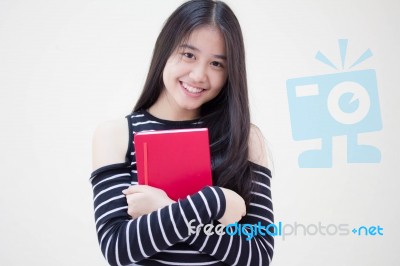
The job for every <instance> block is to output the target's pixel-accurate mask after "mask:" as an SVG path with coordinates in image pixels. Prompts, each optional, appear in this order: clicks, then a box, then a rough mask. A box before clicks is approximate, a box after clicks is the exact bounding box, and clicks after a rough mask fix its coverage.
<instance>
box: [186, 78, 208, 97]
mask: <svg viewBox="0 0 400 266" xmlns="http://www.w3.org/2000/svg"><path fill="white" fill-rule="evenodd" d="M183 83H186V84H188V85H189V86H191V87H195V88H199V86H193V85H191V84H190V83H187V82H184V81H179V84H180V86H181V88H182V90H183V92H184V93H185V94H186V95H188V96H190V97H192V98H198V97H200V96H201V95H202V94H203V93H204V92H205V91H206V89H203V91H201V92H199V93H193V92H190V91H188V90H187V89H186V88H185V87H183Z"/></svg>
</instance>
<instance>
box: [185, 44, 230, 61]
mask: <svg viewBox="0 0 400 266" xmlns="http://www.w3.org/2000/svg"><path fill="white" fill-rule="evenodd" d="M179 48H188V49H191V50H193V51H196V52H200V49H199V48H196V47H194V46H193V45H190V44H181V45H179ZM213 57H215V58H219V59H222V60H226V55H221V54H214V55H213Z"/></svg>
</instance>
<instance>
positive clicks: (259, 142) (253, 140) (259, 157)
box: [249, 124, 268, 167]
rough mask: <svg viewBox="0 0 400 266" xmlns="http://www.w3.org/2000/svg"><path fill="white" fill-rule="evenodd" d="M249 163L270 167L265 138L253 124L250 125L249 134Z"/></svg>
mask: <svg viewBox="0 0 400 266" xmlns="http://www.w3.org/2000/svg"><path fill="white" fill-rule="evenodd" d="M249 161H251V162H253V163H256V164H259V165H261V166H264V167H268V155H267V149H266V144H265V138H264V136H263V134H262V133H261V130H260V129H259V128H258V127H257V126H256V125H253V124H251V125H250V134H249Z"/></svg>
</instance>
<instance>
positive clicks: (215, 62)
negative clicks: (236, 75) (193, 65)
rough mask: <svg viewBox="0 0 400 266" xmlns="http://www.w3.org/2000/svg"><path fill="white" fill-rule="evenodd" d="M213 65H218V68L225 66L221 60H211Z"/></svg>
mask: <svg viewBox="0 0 400 266" xmlns="http://www.w3.org/2000/svg"><path fill="white" fill-rule="evenodd" d="M211 65H212V66H214V67H218V68H224V65H223V64H222V63H221V62H218V61H213V62H211Z"/></svg>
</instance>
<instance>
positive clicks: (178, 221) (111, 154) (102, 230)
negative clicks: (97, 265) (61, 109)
mask: <svg viewBox="0 0 400 266" xmlns="http://www.w3.org/2000/svg"><path fill="white" fill-rule="evenodd" d="M124 123H126V120H125V121H124ZM124 131H128V130H127V128H126V127H124V125H122V124H120V123H118V122H109V123H107V124H105V125H101V126H100V127H98V129H97V130H96V132H95V134H94V137H93V168H94V169H96V170H95V171H94V172H93V173H92V175H91V179H90V181H91V183H92V186H93V200H94V209H95V223H96V231H97V235H98V241H99V244H100V247H101V251H102V252H103V254H104V256H105V258H106V259H107V261H108V262H109V264H110V265H129V264H131V263H134V262H139V261H142V260H144V259H146V258H148V257H150V256H152V255H154V254H156V253H158V252H160V251H162V250H165V249H167V248H168V247H170V246H172V245H174V244H175V243H177V242H181V241H182V240H183V239H185V238H187V237H189V236H190V234H189V221H192V220H193V221H194V222H192V224H191V225H192V226H196V225H198V224H206V223H209V222H210V221H212V220H218V219H220V218H221V217H222V216H223V214H224V213H225V197H224V194H223V192H222V190H221V189H220V188H218V187H206V188H204V189H202V190H201V191H200V192H198V193H196V194H194V195H192V196H189V197H187V198H186V199H184V200H179V201H178V202H176V203H173V204H170V205H168V206H165V207H163V208H161V209H158V210H156V211H153V212H151V213H149V214H146V215H142V216H140V217H138V218H137V219H130V216H129V215H128V213H127V208H128V206H127V201H126V198H125V195H124V194H123V193H122V190H124V189H126V188H128V187H129V186H130V185H131V168H130V163H129V162H125V154H126V149H127V145H128V140H127V139H124V137H123V134H124V133H123V132H124ZM124 143H125V144H124Z"/></svg>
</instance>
